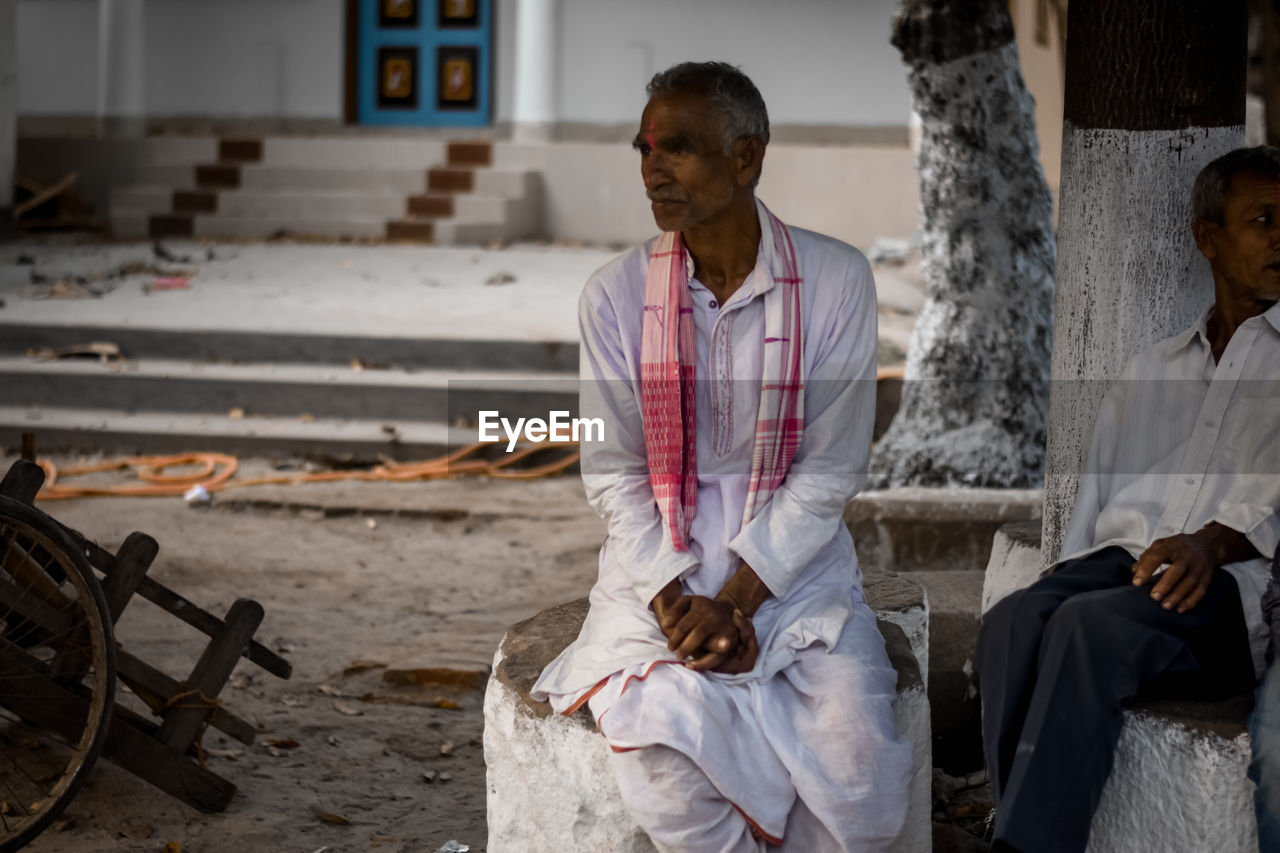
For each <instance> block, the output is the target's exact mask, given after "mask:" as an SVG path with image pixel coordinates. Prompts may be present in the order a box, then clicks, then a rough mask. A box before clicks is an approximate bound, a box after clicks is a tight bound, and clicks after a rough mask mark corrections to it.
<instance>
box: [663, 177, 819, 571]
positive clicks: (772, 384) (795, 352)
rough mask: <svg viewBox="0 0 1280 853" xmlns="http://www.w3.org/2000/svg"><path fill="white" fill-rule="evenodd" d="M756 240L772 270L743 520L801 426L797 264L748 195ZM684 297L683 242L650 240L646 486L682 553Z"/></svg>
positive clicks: (685, 516) (689, 458) (777, 478)
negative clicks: (775, 263)
mask: <svg viewBox="0 0 1280 853" xmlns="http://www.w3.org/2000/svg"><path fill="white" fill-rule="evenodd" d="M756 203H757V205H759V209H760V211H761V213H762V214H763V215H762V216H761V220H762V222H761V225H762V226H763V227H762V228H761V235H760V239H761V240H772V241H773V249H774V253H775V254H776V256H777V257H778V258H779V259H780V260H781V262H782V270H781V272H782V275H781V276H780V277H779V276H777V275H775V276H774V278H773V281H774V287H772V288H770V289H769V290H768V291H767V292H766V293H765V295H764V344H765V346H764V376H763V377H762V379H763V381H762V385H761V388H760V409H759V411H758V412H757V414H756V437H755V446H754V448H753V450H752V454H751V480H750V482H749V485H748V487H747V503H746V507H745V508H744V509H743V514H742V523H743V524H744V525H745V524H746V523H747V522H748V521H750V520H751V519H752V518H753V517H754V516H755V514H756V512H757V511H758V510H759V509H760V508H761V507H763V506H764V505H765V504H766V503H767V502H768V500H769V498H770V496H772V495H773V492H774V490H775V489H777V488H778V486H779V485H780V484H781V483H782V481H783V479H784V478H785V477H786V476H787V470H788V469H789V468H790V467H791V460H792V459H794V458H795V455H796V448H797V447H799V445H800V436H801V434H802V433H803V432H804V359H803V356H804V338H803V335H802V331H801V328H800V282H801V278H800V268H799V264H798V262H797V260H796V250H795V246H794V245H793V244H792V242H791V234H790V233H789V232H788V231H787V226H785V225H783V224H782V222H781V221H779V220H778V218H777V217H776V216H774V215H773V214H772V213H770V212H769V209H768V208H766V207H765V206H764V204H762V203H761V202H759V201H757V202H756ZM696 365H697V354H696V353H695V351H694V323H693V300H692V298H691V297H690V296H689V271H688V267H687V266H686V262H685V247H684V240H683V239H682V238H681V236H680V232H678V231H667V232H664V233H663V234H662V236H661V237H659V238H658V242H657V244H656V245H655V246H654V248H653V254H652V255H650V256H649V269H648V274H647V276H646V278H645V294H644V325H643V337H642V343H641V347H640V396H641V414H642V416H643V419H644V442H645V451H646V453H647V455H648V463H649V482H650V483H652V484H653V496H654V498H655V499H656V500H657V502H658V509H659V511H660V512H661V513H662V517H663V519H664V520H665V521H666V523H667V529H668V530H670V531H671V542H672V544H673V545H674V546H675V549H676V550H677V551H687V550H689V525H690V523H691V522H692V521H693V517H694V515H695V514H696V513H697V507H698V435H697V423H698V418H697V412H696V409H695V402H694V401H695V397H694V380H695V378H696V377H695V373H696Z"/></svg>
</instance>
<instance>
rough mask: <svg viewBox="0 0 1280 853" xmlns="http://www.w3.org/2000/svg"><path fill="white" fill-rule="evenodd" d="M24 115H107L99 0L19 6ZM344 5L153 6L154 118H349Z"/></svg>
mask: <svg viewBox="0 0 1280 853" xmlns="http://www.w3.org/2000/svg"><path fill="white" fill-rule="evenodd" d="M17 7H18V8H17V13H18V16H17V17H18V21H17V31H18V35H19V38H18V51H17V56H18V67H19V69H20V72H21V73H20V74H19V85H18V110H19V112H20V113H21V114H23V115H31V116H39V115H61V116H91V115H94V114H95V113H96V112H97V91H98V89H97V87H98V83H97V80H98V3H97V0H17ZM343 9H344V3H343V0H217V2H209V0H159V2H157V0H151V2H148V3H147V4H146V16H145V25H144V30H145V33H144V40H145V44H146V56H145V57H144V60H143V64H144V73H145V75H146V86H145V91H144V93H143V98H144V104H145V107H146V111H147V114H148V115H150V116H191V115H198V116H264V117H290V118H321V119H332V120H334V121H338V120H341V118H342V103H343V82H342V81H343V73H344V70H343V63H344V56H345V53H344V42H343V38H344V36H343V32H344V30H343V23H344V14H345V13H344V11H343Z"/></svg>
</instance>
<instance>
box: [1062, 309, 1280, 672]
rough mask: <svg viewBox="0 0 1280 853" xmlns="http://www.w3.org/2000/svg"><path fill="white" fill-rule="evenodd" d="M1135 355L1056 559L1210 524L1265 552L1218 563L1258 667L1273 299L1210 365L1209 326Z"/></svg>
mask: <svg viewBox="0 0 1280 853" xmlns="http://www.w3.org/2000/svg"><path fill="white" fill-rule="evenodd" d="M1208 318H1209V311H1205V312H1204V314H1202V315H1201V316H1200V318H1199V320H1198V321H1197V322H1196V323H1195V325H1193V326H1192V327H1191V328H1189V329H1187V330H1186V331H1185V332H1183V333H1181V334H1179V335H1176V336H1174V337H1172V338H1168V339H1166V340H1163V341H1160V342H1159V343H1157V344H1155V345H1154V346H1152V347H1150V348H1148V349H1146V350H1145V351H1143V352H1141V353H1139V354H1138V355H1137V356H1135V357H1134V358H1133V360H1131V361H1130V362H1129V364H1128V365H1127V366H1126V368H1125V370H1124V373H1123V374H1122V375H1121V378H1120V379H1119V380H1118V381H1116V382H1115V383H1114V384H1113V385H1112V386H1111V388H1110V389H1109V390H1108V391H1107V394H1106V397H1105V398H1104V399H1103V401H1102V406H1101V408H1100V409H1099V411H1098V420H1097V423H1096V424H1095V426H1094V430H1093V442H1092V445H1091V447H1090V450H1089V461H1088V464H1087V466H1086V468H1085V474H1084V476H1083V477H1082V478H1081V481H1080V492H1079V494H1078V495H1077V496H1076V504H1075V509H1074V510H1073V511H1072V513H1071V524H1070V526H1069V527H1068V528H1067V533H1066V537H1065V538H1064V540H1063V543H1062V551H1061V554H1062V555H1063V556H1062V557H1061V558H1060V562H1061V561H1065V560H1069V559H1072V558H1074V557H1080V556H1083V555H1085V554H1089V553H1092V552H1094V551H1098V550H1101V549H1103V548H1107V547H1110V546H1113V545H1118V546H1120V547H1122V548H1124V549H1125V550H1127V551H1128V552H1129V553H1130V554H1132V555H1133V556H1134V557H1135V558H1136V557H1138V556H1139V555H1140V554H1141V553H1142V552H1143V551H1145V550H1146V548H1147V547H1148V546H1149V545H1150V544H1151V543H1152V542H1153V541H1154V540H1156V539H1160V538H1163V537H1167V536H1173V535H1175V534H1179V533H1194V532H1195V531H1197V530H1199V529H1200V528H1201V527H1204V526H1205V525H1206V524H1209V523H1211V522H1215V521H1216V522H1218V523H1219V524H1222V525H1224V526H1226V527H1230V528H1231V529H1232V530H1236V531H1239V532H1240V533H1243V534H1244V535H1245V536H1246V537H1248V539H1249V541H1250V542H1251V543H1252V544H1253V546H1254V547H1255V548H1256V549H1257V550H1258V553H1259V554H1261V555H1262V557H1261V558H1259V559H1255V560H1249V561H1246V562H1241V563H1232V564H1230V565H1228V566H1225V568H1226V569H1227V570H1228V571H1229V572H1231V574H1232V575H1233V576H1234V577H1235V579H1236V582H1237V584H1238V585H1239V587H1240V600H1241V603H1242V605H1243V606H1244V614H1245V622H1246V623H1247V625H1248V628H1249V637H1250V644H1251V646H1252V649H1253V657H1254V666H1255V669H1256V670H1257V671H1258V672H1259V673H1261V672H1262V668H1263V663H1264V661H1263V656H1264V653H1265V651H1266V643H1267V638H1268V634H1267V631H1266V626H1265V625H1264V624H1263V621H1262V612H1261V607H1260V604H1259V602H1260V599H1261V596H1262V591H1263V589H1264V588H1265V587H1266V582H1267V576H1268V566H1269V563H1270V560H1271V558H1272V556H1273V555H1274V554H1275V551H1276V545H1277V542H1278V541H1280V516H1277V509H1278V508H1280V304H1277V305H1274V306H1272V307H1271V309H1270V310H1269V311H1267V312H1266V313H1265V314H1262V315H1259V316H1257V317H1251V318H1250V319H1248V320H1246V321H1245V322H1244V323H1242V324H1241V325H1240V326H1239V328H1237V329H1236V331H1235V334H1234V335H1233V336H1232V337H1231V341H1230V342H1229V343H1228V344H1227V348H1226V350H1225V351H1224V352H1223V353H1222V357H1221V359H1219V361H1218V362H1217V363H1216V364H1215V363H1214V360H1213V352H1212V348H1211V345H1210V342H1209V337H1208V332H1207V329H1206V323H1207V321H1208Z"/></svg>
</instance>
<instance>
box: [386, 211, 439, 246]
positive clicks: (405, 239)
mask: <svg viewBox="0 0 1280 853" xmlns="http://www.w3.org/2000/svg"><path fill="white" fill-rule="evenodd" d="M386 237H387V239H388V240H392V241H395V242H398V243H434V242H436V223H435V222H434V221H433V220H430V219H422V218H419V217H413V216H411V217H409V218H407V219H393V220H390V221H388V222H387V230H386Z"/></svg>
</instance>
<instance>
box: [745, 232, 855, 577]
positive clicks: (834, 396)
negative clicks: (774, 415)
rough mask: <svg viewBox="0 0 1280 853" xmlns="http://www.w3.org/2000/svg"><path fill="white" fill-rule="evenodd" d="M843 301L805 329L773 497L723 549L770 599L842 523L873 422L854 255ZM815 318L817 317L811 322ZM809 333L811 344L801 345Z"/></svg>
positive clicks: (797, 573) (824, 544)
mask: <svg viewBox="0 0 1280 853" xmlns="http://www.w3.org/2000/svg"><path fill="white" fill-rule="evenodd" d="M843 284H844V286H845V292H844V298H843V299H842V300H841V301H840V302H839V303H838V305H837V308H836V310H835V311H834V312H833V316H832V317H830V318H824V319H828V320H829V321H830V322H828V323H827V324H826V326H825V328H822V329H806V344H805V346H806V349H808V348H809V347H810V346H811V345H816V347H815V350H814V351H815V353H816V354H815V356H814V359H813V362H812V368H811V369H810V370H809V373H808V376H807V377H806V379H805V391H804V421H805V425H804V435H803V436H802V437H801V439H800V444H799V447H798V448H797V450H796V456H795V459H794V460H793V461H792V463H791V468H790V469H789V470H788V472H787V475H786V477H785V479H784V480H783V481H782V484H781V485H780V486H779V487H778V488H777V490H775V491H774V493H773V496H772V497H771V498H770V499H769V501H768V502H767V503H765V505H764V506H763V507H761V508H760V510H759V511H758V512H757V513H756V515H755V517H754V518H752V519H751V520H750V521H749V522H747V523H746V524H745V525H743V527H742V529H741V530H740V531H739V533H738V535H737V536H735V537H734V538H733V539H732V540H730V542H729V547H730V549H732V550H733V551H734V552H735V553H736V554H737V555H738V556H739V557H741V558H742V559H743V560H744V561H745V562H746V563H747V565H749V566H751V568H752V569H753V570H754V571H755V573H756V574H757V575H758V576H759V578H760V580H761V581H763V582H764V584H765V586H767V587H768V588H769V591H770V592H771V593H773V595H774V596H777V597H779V598H780V597H782V596H784V595H786V593H787V590H788V589H789V588H790V587H791V584H792V582H794V581H795V579H796V577H797V576H798V575H799V574H800V573H801V572H802V571H803V570H804V568H805V566H807V565H808V564H809V562H810V561H811V560H812V559H813V558H814V557H815V556H816V555H817V553H818V551H819V550H821V549H822V548H823V547H824V546H826V544H827V543H828V542H830V541H831V539H832V537H833V536H835V535H836V531H837V530H838V529H839V526H840V525H841V524H843V523H844V508H845V506H846V505H847V504H848V503H849V501H850V499H852V498H853V496H854V495H855V494H857V493H858V491H859V490H860V489H861V488H862V487H863V485H864V484H865V483H866V479H867V460H868V456H869V455H870V451H871V433H872V430H873V428H874V424H875V396H876V336H877V316H876V294H875V281H874V279H873V278H872V275H871V267H870V265H869V264H868V263H867V261H866V258H864V257H863V256H862V255H861V254H857V255H854V256H853V260H852V262H851V264H850V266H849V270H848V273H847V278H846V280H845V282H843ZM814 319H815V320H817V319H818V318H814ZM815 333H816V334H817V335H818V338H819V339H818V340H815V341H811V340H808V335H810V334H815Z"/></svg>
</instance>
